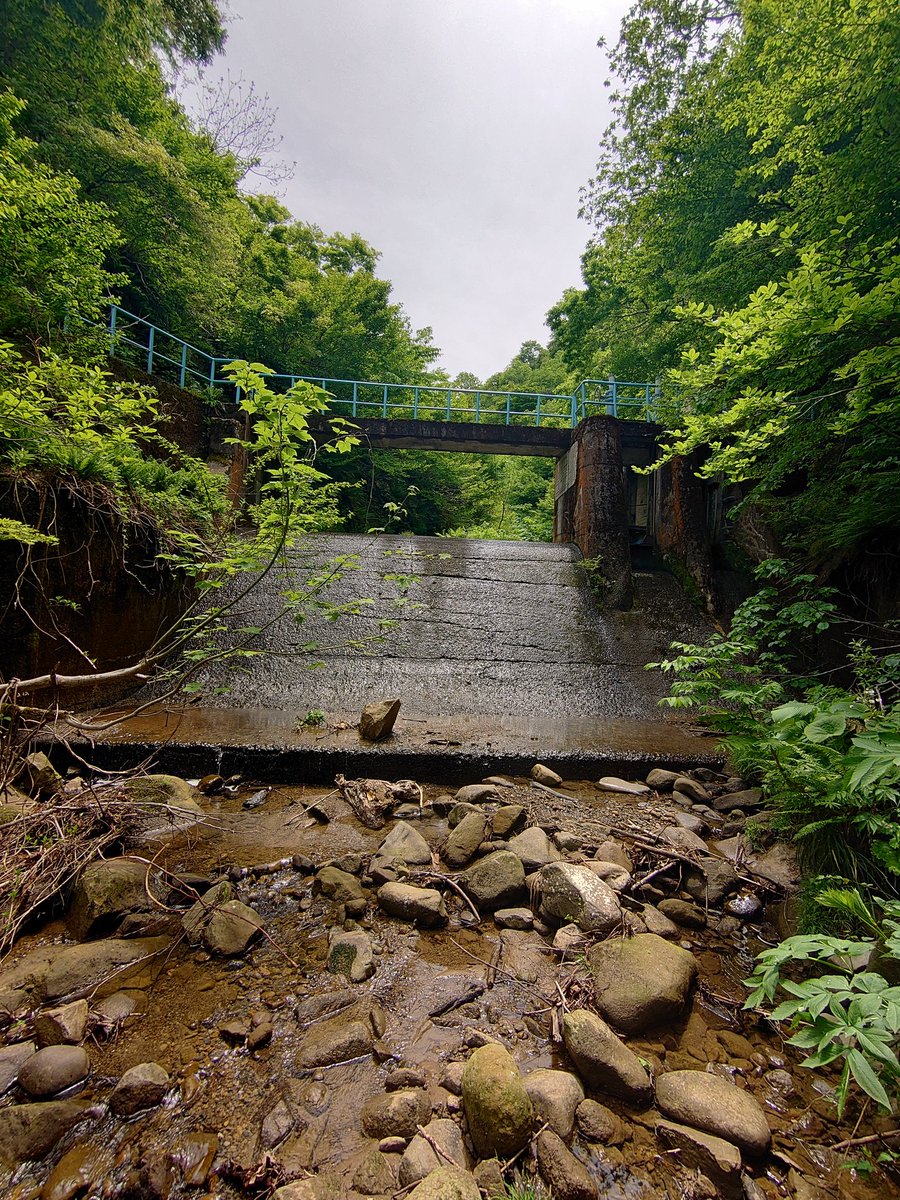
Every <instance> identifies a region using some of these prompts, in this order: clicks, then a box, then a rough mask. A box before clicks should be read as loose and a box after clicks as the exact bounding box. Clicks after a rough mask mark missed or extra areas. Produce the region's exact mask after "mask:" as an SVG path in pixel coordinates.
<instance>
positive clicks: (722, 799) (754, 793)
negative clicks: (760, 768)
mask: <svg viewBox="0 0 900 1200" xmlns="http://www.w3.org/2000/svg"><path fill="white" fill-rule="evenodd" d="M712 804H713V808H714V809H715V810H716V812H731V811H732V809H735V808H740V809H741V810H742V811H744V812H746V810H747V809H748V808H760V807H762V804H763V794H762V792H761V791H760V789H759V788H745V789H744V790H743V791H740V792H726V793H725V794H724V795H723V796H716V798H715V800H713V802H712Z"/></svg>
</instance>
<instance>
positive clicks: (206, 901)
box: [181, 881, 265, 958]
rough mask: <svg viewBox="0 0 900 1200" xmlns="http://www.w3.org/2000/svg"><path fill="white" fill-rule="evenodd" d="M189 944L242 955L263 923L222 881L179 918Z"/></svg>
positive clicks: (225, 956)
mask: <svg viewBox="0 0 900 1200" xmlns="http://www.w3.org/2000/svg"><path fill="white" fill-rule="evenodd" d="M181 923H182V926H183V927H184V931H185V933H186V934H187V938H188V941H189V942H191V944H192V945H197V944H199V943H200V942H202V943H203V945H204V946H205V947H206V949H207V950H209V951H211V952H212V953H213V954H219V955H221V956H222V957H223V958H233V957H235V956H236V955H238V954H243V952H244V951H245V950H246V949H247V947H248V946H249V945H250V943H251V942H252V941H253V939H254V938H255V937H256V936H257V935H258V934H259V932H260V931H261V930H262V929H263V927H264V925H265V922H264V921H263V919H262V917H261V916H260V915H259V913H258V912H256V911H255V910H254V909H252V908H250V906H249V905H247V904H243V903H242V902H241V901H240V900H235V899H232V888H231V884H230V883H227V882H225V881H223V882H221V883H217V884H216V886H215V887H212V888H210V889H209V891H208V892H206V893H205V894H204V895H203V896H201V898H200V899H199V900H198V901H197V903H196V904H194V905H193V906H192V907H191V908H189V909H188V911H187V912H186V913H185V914H184V916H183V917H182V918H181Z"/></svg>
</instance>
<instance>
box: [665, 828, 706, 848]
mask: <svg viewBox="0 0 900 1200" xmlns="http://www.w3.org/2000/svg"><path fill="white" fill-rule="evenodd" d="M662 836H663V840H664V841H667V842H668V843H669V845H670V846H674V847H675V849H676V850H681V851H682V852H683V853H688V852H689V851H692V850H693V851H696V852H697V853H698V854H706V853H708V851H707V846H706V842H704V840H703V838H702V837H698V836H697V835H696V833H691V831H690V830H689V829H682V828H681V826H680V825H670V826H669V827H668V828H667V829H664V830H663V831H662Z"/></svg>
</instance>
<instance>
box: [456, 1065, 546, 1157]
mask: <svg viewBox="0 0 900 1200" xmlns="http://www.w3.org/2000/svg"><path fill="white" fill-rule="evenodd" d="M462 1100H463V1108H464V1109H465V1113H466V1120H467V1122H468V1125H469V1134H470V1136H471V1138H472V1141H473V1143H474V1145H475V1149H476V1150H477V1151H478V1154H479V1156H480V1157H482V1158H489V1157H491V1156H492V1155H495V1154H496V1155H499V1156H500V1157H502V1158H504V1159H505V1158H509V1157H510V1156H511V1155H513V1154H516V1153H517V1152H518V1151H519V1150H521V1149H522V1147H523V1146H524V1145H526V1143H527V1142H528V1139H529V1138H530V1136H531V1127H532V1121H533V1119H534V1109H533V1107H532V1103H531V1100H530V1099H529V1096H528V1092H527V1091H526V1090H525V1084H524V1083H523V1081H522V1076H521V1075H520V1074H519V1068H518V1067H517V1066H516V1062H515V1060H514V1058H513V1057H512V1055H511V1054H510V1053H509V1051H508V1050H507V1049H505V1047H503V1046H501V1045H498V1044H497V1043H489V1044H488V1045H486V1046H481V1047H479V1049H477V1050H476V1051H475V1052H474V1053H473V1054H472V1055H471V1056H470V1058H469V1059H468V1061H467V1062H466V1065H465V1067H464V1068H463V1074H462Z"/></svg>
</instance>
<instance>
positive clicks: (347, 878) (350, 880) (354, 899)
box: [313, 865, 367, 904]
mask: <svg viewBox="0 0 900 1200" xmlns="http://www.w3.org/2000/svg"><path fill="white" fill-rule="evenodd" d="M313 888H314V890H315V891H318V892H321V893H322V895H323V896H325V897H327V899H329V900H333V901H334V902H335V904H357V903H359V902H360V901H361V902H362V903H363V904H365V902H366V900H367V895H366V891H365V888H364V887H363V886H362V884H361V883H360V882H359V880H358V879H357V878H356V876H355V875H351V874H350V872H349V871H342V870H341V869H340V868H339V867H334V866H330V865H329V866H327V867H323V868H322V870H321V871H319V872H318V873H317V875H316V877H315V880H314V881H313Z"/></svg>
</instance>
